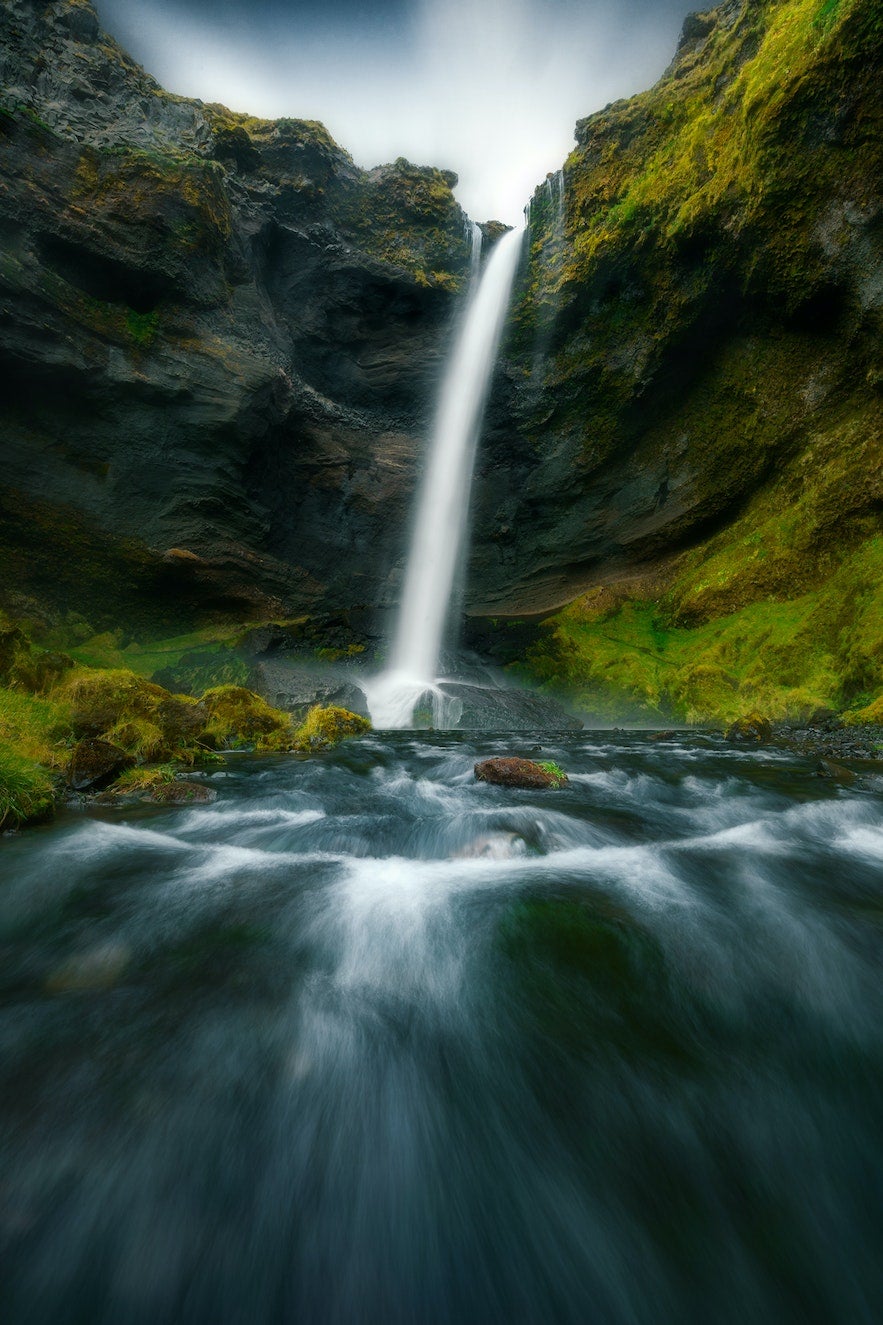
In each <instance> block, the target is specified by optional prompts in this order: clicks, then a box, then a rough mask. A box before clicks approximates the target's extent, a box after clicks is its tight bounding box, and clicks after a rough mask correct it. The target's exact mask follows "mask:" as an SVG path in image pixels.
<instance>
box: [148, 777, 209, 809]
mask: <svg viewBox="0 0 883 1325" xmlns="http://www.w3.org/2000/svg"><path fill="white" fill-rule="evenodd" d="M149 799H150V800H152V801H155V802H156V804H157V805H211V803H212V801H216V800H217V799H218V793H217V792H216V791H215V790H214V788H213V787H207V786H206V785H205V783H204V782H185V781H183V780H178V781H175V782H165V783H163V785H162V786H161V787H155V788H154V789H153V791H152V792H151V793H150V797H149Z"/></svg>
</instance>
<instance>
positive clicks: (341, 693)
mask: <svg viewBox="0 0 883 1325" xmlns="http://www.w3.org/2000/svg"><path fill="white" fill-rule="evenodd" d="M249 681H250V684H251V687H252V689H253V690H256V691H257V693H258V694H259V695H263V697H264V699H266V700H267V701H268V702H269V703H270V704H272V705H273V706H274V707H275V708H280V709H285V710H287V712H289V713H291V714H292V716H293V717H294V718H296V719H298V720H299V721H302V720H303V719H304V718H305V717H306V715H307V713H308V712H309V710H310V709H311V708H314V707H315V706H316V705H317V704H318V705H320V706H321V707H322V708H342V709H347V710H348V711H349V712H350V713H357V714H359V716H360V717H363V718H367V717H370V714H369V713H368V705H367V702H366V700H365V695H364V692H363V691H362V690H360V688H359V687H358V686H357V685H356V684H355V683H354V682H353V681H352V680H351V679H349V678H348V677H346V676H345V675H342V674H341V673H339V672H336V671H334V670H330V671H327V672H314V671H308V670H304V669H303V668H299V667H298V666H297V664H296V663H290V662H286V661H285V660H284V659H277V658H266V659H263V660H262V661H261V662H259V663H257V664H256V665H255V666H254V667H253V669H252V671H251V672H250V673H249Z"/></svg>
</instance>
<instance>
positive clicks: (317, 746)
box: [294, 704, 371, 752]
mask: <svg viewBox="0 0 883 1325" xmlns="http://www.w3.org/2000/svg"><path fill="white" fill-rule="evenodd" d="M370 730H371V723H370V722H369V721H368V719H367V718H362V717H360V716H359V715H358V714H357V713H350V711H349V710H348V709H344V708H338V707H336V706H335V705H333V704H332V705H329V706H328V707H327V708H322V707H321V706H320V705H316V706H315V707H314V708H311V709H310V711H309V713H308V714H307V716H306V719H305V721H304V723H303V726H301V727H299V728H298V729H297V732H296V733H295V737H294V748H295V749H297V750H302V751H305V752H309V751H311V750H326V749H329V748H330V747H332V746H334V745H337V744H338V743H339V742H340V741H343V740H346V738H347V737H350V736H361V735H363V734H364V733H365V732H367V731H370Z"/></svg>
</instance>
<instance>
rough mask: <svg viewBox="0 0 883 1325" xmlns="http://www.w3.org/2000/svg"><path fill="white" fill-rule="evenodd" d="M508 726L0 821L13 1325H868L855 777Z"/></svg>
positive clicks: (864, 845) (870, 1011) (876, 1213)
mask: <svg viewBox="0 0 883 1325" xmlns="http://www.w3.org/2000/svg"><path fill="white" fill-rule="evenodd" d="M544 739H547V738H544ZM511 750H512V742H511V738H510V740H509V741H508V742H507V741H505V740H503V739H502V738H499V739H493V738H487V739H483V740H482V739H480V738H476V737H475V736H474V735H472V734H470V735H469V736H466V735H457V734H449V735H441V736H440V735H438V734H432V733H424V734H419V735H418V734H414V733H409V734H403V733H402V734H389V735H383V736H382V737H381V736H373V737H370V738H368V739H366V740H364V741H360V742H357V743H352V744H350V745H348V746H344V747H342V748H341V749H339V750H338V751H336V752H334V753H332V754H330V755H327V756H323V757H319V758H315V759H311V760H308V761H297V760H293V759H277V760H275V761H272V762H271V761H267V760H264V761H259V760H251V759H249V758H246V757H240V758H238V759H231V760H230V762H229V764H228V766H227V768H226V769H225V770H224V771H223V772H218V773H215V774H213V775H212V784H213V785H214V786H215V787H216V788H217V789H218V790H219V792H220V798H219V800H218V801H217V802H216V803H215V804H214V805H213V806H210V807H206V808H201V809H199V810H196V809H194V810H185V811H170V810H167V809H159V808H154V807H146V806H144V807H141V806H138V807H135V808H132V807H130V808H128V809H126V810H113V811H110V810H108V811H98V810H93V811H91V812H89V813H83V814H73V813H68V814H66V815H64V816H62V818H61V819H60V820H59V821H58V822H57V823H56V824H54V825H52V826H50V827H47V828H45V829H40V830H35V831H32V832H29V833H27V834H22V835H21V836H20V837H18V838H15V839H11V840H8V841H5V842H4V843H2V848H0V870H2V872H3V877H4V882H3V884H2V887H0V946H2V964H0V980H2V1014H0V1054H2V1115H3V1133H2V1137H3V1141H2V1154H0V1237H2V1247H0V1251H2V1263H3V1266H4V1269H3V1275H2V1290H0V1291H2V1295H3V1302H2V1310H3V1315H2V1319H3V1321H4V1322H5V1325H24V1323H25V1322H28V1323H31V1322H33V1323H34V1325H50V1323H51V1325H68V1323H70V1325H73V1323H74V1322H76V1323H77V1325H141V1323H142V1322H143V1323H144V1325H148V1323H149V1325H173V1323H174V1325H179V1323H183V1322H187V1323H190V1322H193V1323H194V1325H197V1323H198V1325H270V1323H272V1325H281V1323H282V1322H285V1323H286V1325H287V1323H288V1322H291V1323H292V1325H294V1323H297V1325H301V1323H303V1322H323V1323H324V1322H332V1323H334V1325H337V1323H338V1322H340V1325H343V1323H344V1322H345V1323H346V1325H360V1323H362V1322H364V1323H366V1325H368V1323H370V1325H374V1322H377V1323H378V1325H380V1323H383V1325H391V1323H396V1322H445V1323H446V1325H455V1323H456V1325H463V1322H476V1323H477V1322H482V1323H487V1322H538V1323H539V1322H542V1323H543V1325H545V1323H546V1322H568V1323H570V1322H573V1323H574V1325H577V1323H580V1325H585V1323H586V1322H588V1323H591V1322H604V1323H607V1322H611V1323H612V1322H615V1323H616V1325H620V1323H622V1325H634V1323H638V1325H644V1323H645V1322H646V1323H647V1325H650V1323H651V1322H652V1323H653V1325H659V1322H663V1323H669V1322H670V1323H671V1325H692V1322H696V1325H700V1322H701V1325H708V1322H714V1325H720V1323H722V1322H733V1323H734V1325H735V1323H736V1322H739V1325H743V1323H744V1322H761V1323H765V1322H770V1323H773V1322H775V1325H780V1323H781V1322H791V1321H794V1322H807V1321H819V1322H843V1323H844V1325H855V1323H856V1322H864V1321H868V1322H871V1321H875V1322H876V1321H879V1320H880V1318H881V1306H883V1293H881V1266H880V1243H879V1235H880V1231H881V1229H880V1197H881V1189H883V1183H881V1161H880V1144H879V1142H880V1116H879V1115H880V1076H879V1074H880V1069H881V1065H883V1043H881V1041H883V1033H881V1018H880V1010H881V1009H880V987H879V969H880V968H879V958H880V948H881V942H880V939H881V920H883V900H881V897H883V797H881V791H883V780H881V779H877V780H876V781H875V780H873V779H871V780H869V781H868V782H867V783H866V784H865V785H863V786H861V787H856V788H855V789H853V788H847V789H839V788H837V787H836V786H833V785H832V784H830V783H825V782H823V781H820V780H818V779H816V778H814V777H813V776H812V770H811V765H810V764H808V763H807V762H806V761H802V760H800V759H798V758H796V757H792V756H790V755H786V754H783V753H778V752H771V751H760V752H749V753H745V752H739V751H736V750H733V749H732V748H730V747H727V746H725V745H724V744H723V743H722V742H719V741H716V740H714V739H712V738H702V737H698V736H689V737H687V736H685V737H683V738H682V739H678V740H676V741H674V742H669V743H660V744H654V743H651V742H649V741H648V740H646V739H645V738H643V737H642V736H640V735H638V734H626V735H620V734H614V735H610V734H607V735H605V734H595V735H592V734H588V733H580V734H578V735H572V736H567V737H564V738H561V739H560V740H556V739H552V740H551V741H550V742H549V743H548V744H545V745H544V746H543V755H542V756H538V757H544V758H553V759H557V760H558V762H560V763H561V764H562V765H563V766H564V767H565V768H567V769H568V771H570V773H571V782H570V785H569V787H567V788H566V789H564V790H562V791H560V792H555V793H528V792H520V791H505V790H502V789H499V788H493V787H488V786H482V785H477V784H475V783H474V782H473V780H472V766H473V763H474V761H475V759H476V758H477V757H482V756H487V755H491V754H494V753H503V752H511ZM519 752H521V751H519Z"/></svg>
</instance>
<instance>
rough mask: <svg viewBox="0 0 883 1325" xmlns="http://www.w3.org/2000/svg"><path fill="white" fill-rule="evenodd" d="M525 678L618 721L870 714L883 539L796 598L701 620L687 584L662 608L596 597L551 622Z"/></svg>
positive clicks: (877, 666)
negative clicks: (687, 600) (690, 608)
mask: <svg viewBox="0 0 883 1325" xmlns="http://www.w3.org/2000/svg"><path fill="white" fill-rule="evenodd" d="M736 546H737V548H738V544H737V545H736ZM737 561H738V564H739V565H740V566H741V561H739V560H738V558H737ZM749 597H750V596H749ZM735 598H736V602H737V603H738V601H739V596H738V595H735ZM718 610H719V609H718ZM524 670H525V671H526V672H527V674H528V676H529V677H531V678H532V679H533V680H535V681H537V682H539V683H540V685H541V687H543V688H545V689H548V690H550V691H553V692H555V693H558V694H564V695H566V696H567V697H568V698H569V699H571V700H572V701H574V702H576V703H578V704H579V706H580V707H581V708H583V709H584V710H585V711H587V712H589V713H591V714H593V715H594V716H596V717H599V718H603V719H611V720H635V721H637V720H641V719H651V720H654V721H655V720H657V719H664V720H666V721H668V720H673V719H678V720H683V721H686V722H695V723H718V722H725V721H729V720H732V719H734V718H736V717H738V716H739V715H740V714H744V713H745V712H747V711H748V710H750V709H759V710H760V711H762V712H763V713H765V714H766V715H767V716H768V717H770V718H773V719H780V718H786V717H806V716H808V715H809V714H810V713H812V712H813V711H814V710H815V709H818V708H823V707H833V708H835V709H841V708H855V709H857V710H858V709H861V710H862V711H865V712H867V705H868V704H869V702H870V701H871V699H872V697H873V696H875V695H880V694H881V692H883V538H879V537H875V538H872V539H868V540H866V542H864V543H862V544H860V545H859V547H858V548H857V549H856V550H855V551H854V552H853V553H852V554H851V555H850V556H849V557H847V558H845V559H844V561H843V562H842V563H841V565H840V566H839V567H838V569H837V570H836V571H835V572H834V573H833V574H831V575H830V576H829V577H828V578H827V579H825V580H824V581H823V582H822V583H821V585H819V586H818V587H816V588H813V589H811V590H808V591H807V592H805V593H803V594H800V595H799V596H796V597H793V598H787V597H782V598H763V599H758V600H756V601H748V602H745V603H744V605H742V606H737V607H736V609H735V610H731V611H723V612H722V613H721V614H720V615H716V614H712V613H709V614H708V616H707V617H706V618H704V619H699V620H697V619H696V617H695V616H691V613H690V612H685V611H684V598H683V582H682V581H676V582H675V586H674V588H673V590H671V591H670V592H669V593H668V594H663V595H661V596H660V597H659V598H658V599H657V600H655V601H648V600H642V599H639V598H630V597H629V596H628V594H627V592H625V591H623V592H621V593H616V592H613V591H611V590H610V589H598V590H594V591H592V592H590V593H588V594H585V595H584V596H583V597H582V598H580V599H578V600H577V601H576V602H575V603H572V604H571V605H570V606H569V607H567V608H565V609H564V610H563V611H562V612H559V613H557V614H556V615H555V616H554V617H552V618H550V619H549V620H548V621H547V622H546V623H544V626H543V628H542V631H541V633H540V638H539V639H538V640H537V642H536V643H535V644H534V645H533V646H532V647H531V648H530V649H529V650H528V651H527V654H526V659H525V664H524ZM863 720H865V721H875V720H879V719H874V718H872V717H870V716H869V715H868V716H866V717H865V718H864V719H863Z"/></svg>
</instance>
